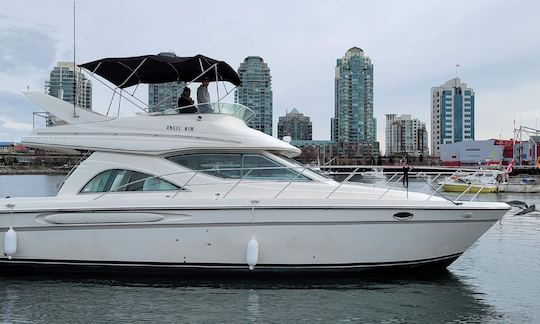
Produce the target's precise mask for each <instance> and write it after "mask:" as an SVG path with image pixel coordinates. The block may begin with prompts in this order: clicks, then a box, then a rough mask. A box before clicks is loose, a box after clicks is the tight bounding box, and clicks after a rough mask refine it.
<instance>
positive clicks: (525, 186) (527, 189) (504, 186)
mask: <svg viewBox="0 0 540 324" xmlns="http://www.w3.org/2000/svg"><path fill="white" fill-rule="evenodd" d="M498 190H499V192H520V193H539V192H540V181H538V179H535V178H534V177H511V178H509V179H508V181H506V182H502V183H500V184H499V186H498Z"/></svg>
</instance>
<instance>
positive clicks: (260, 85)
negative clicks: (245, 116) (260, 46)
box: [234, 56, 273, 135]
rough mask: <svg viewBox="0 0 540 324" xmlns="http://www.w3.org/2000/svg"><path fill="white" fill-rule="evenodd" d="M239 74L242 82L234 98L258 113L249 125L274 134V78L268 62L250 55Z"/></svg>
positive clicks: (241, 65) (239, 69) (241, 66)
mask: <svg viewBox="0 0 540 324" xmlns="http://www.w3.org/2000/svg"><path fill="white" fill-rule="evenodd" d="M238 75H239V76H240V80H241V81H242V84H241V85H240V86H238V88H237V89H236V92H235V93H234V100H235V102H236V103H240V104H242V105H245V106H248V107H249V108H251V109H253V110H254V111H255V113H256V115H255V117H254V118H253V119H251V120H250V122H249V123H248V126H249V127H252V128H254V129H256V130H259V131H261V132H263V133H266V134H268V135H272V118H273V115H272V100H273V99H272V78H271V76H270V68H269V67H268V64H267V63H265V62H264V61H263V59H262V58H261V57H259V56H248V57H246V58H245V59H244V62H243V63H241V64H240V67H239V68H238Z"/></svg>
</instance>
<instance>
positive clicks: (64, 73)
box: [45, 62, 92, 110]
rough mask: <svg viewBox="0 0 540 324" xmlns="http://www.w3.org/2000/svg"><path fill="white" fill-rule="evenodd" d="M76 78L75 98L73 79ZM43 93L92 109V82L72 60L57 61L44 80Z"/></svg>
mask: <svg viewBox="0 0 540 324" xmlns="http://www.w3.org/2000/svg"><path fill="white" fill-rule="evenodd" d="M75 77H76V78H77V95H76V98H75V84H74V82H73V81H74V80H75ZM45 93H47V94H49V95H51V96H53V97H56V98H59V99H62V100H64V101H67V102H69V103H73V101H76V102H75V105H76V106H77V107H80V108H84V109H88V110H92V82H90V80H88V79H86V77H85V75H84V74H83V73H81V72H80V71H78V69H75V68H74V64H73V62H58V64H57V65H56V66H55V67H54V68H53V70H52V71H51V74H50V79H49V81H46V82H45Z"/></svg>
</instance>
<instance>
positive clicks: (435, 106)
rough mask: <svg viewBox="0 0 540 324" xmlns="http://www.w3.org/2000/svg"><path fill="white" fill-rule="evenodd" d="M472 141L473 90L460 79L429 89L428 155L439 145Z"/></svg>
mask: <svg viewBox="0 0 540 324" xmlns="http://www.w3.org/2000/svg"><path fill="white" fill-rule="evenodd" d="M468 140H474V91H473V89H471V88H469V87H467V84H466V83H463V82H461V80H460V79H459V78H454V79H451V80H448V81H446V82H445V83H444V84H443V85H440V86H438V87H433V88H431V154H432V155H434V156H440V153H441V152H440V149H441V144H448V143H454V142H461V141H468Z"/></svg>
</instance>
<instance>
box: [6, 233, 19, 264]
mask: <svg viewBox="0 0 540 324" xmlns="http://www.w3.org/2000/svg"><path fill="white" fill-rule="evenodd" d="M15 253H17V232H15V230H14V229H13V227H10V228H9V230H8V231H7V232H6V235H5V236H4V254H5V255H6V256H7V257H8V259H10V260H11V257H12V256H14V255H15Z"/></svg>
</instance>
